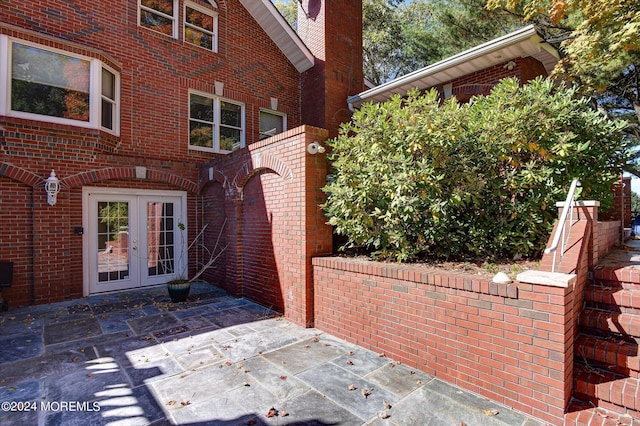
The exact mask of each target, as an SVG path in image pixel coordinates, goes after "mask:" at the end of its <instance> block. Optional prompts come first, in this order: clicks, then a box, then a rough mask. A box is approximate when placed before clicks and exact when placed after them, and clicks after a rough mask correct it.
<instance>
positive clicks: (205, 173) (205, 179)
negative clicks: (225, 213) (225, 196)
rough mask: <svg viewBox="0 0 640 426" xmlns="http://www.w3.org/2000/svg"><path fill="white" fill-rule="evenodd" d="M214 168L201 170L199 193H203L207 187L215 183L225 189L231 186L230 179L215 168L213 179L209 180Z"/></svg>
mask: <svg viewBox="0 0 640 426" xmlns="http://www.w3.org/2000/svg"><path fill="white" fill-rule="evenodd" d="M210 168H213V167H205V168H203V169H201V170H200V185H199V186H198V192H202V191H203V190H204V189H205V188H206V187H207V186H209V185H211V184H212V183H214V182H218V183H219V184H220V185H222V187H223V188H225V189H226V188H228V187H229V186H230V184H229V179H227V176H226V175H225V174H224V173H222V172H221V171H220V170H217V169H215V168H213V179H211V180H209V169H210Z"/></svg>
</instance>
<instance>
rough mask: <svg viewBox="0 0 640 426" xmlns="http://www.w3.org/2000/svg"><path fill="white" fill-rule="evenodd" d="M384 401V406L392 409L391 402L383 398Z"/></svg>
mask: <svg viewBox="0 0 640 426" xmlns="http://www.w3.org/2000/svg"><path fill="white" fill-rule="evenodd" d="M382 403H383V404H384V408H386V409H387V410H390V409H391V404H389V403H388V402H387V401H385V400H384V399H383V400H382Z"/></svg>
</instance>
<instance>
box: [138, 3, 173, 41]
mask: <svg viewBox="0 0 640 426" xmlns="http://www.w3.org/2000/svg"><path fill="white" fill-rule="evenodd" d="M139 2H140V3H139V5H140V7H139V9H138V10H139V19H138V23H139V24H140V26H142V27H146V28H149V29H152V30H154V31H158V32H159V33H162V34H166V35H168V36H171V37H173V38H177V34H178V25H177V23H178V19H177V15H178V2H177V0H139Z"/></svg>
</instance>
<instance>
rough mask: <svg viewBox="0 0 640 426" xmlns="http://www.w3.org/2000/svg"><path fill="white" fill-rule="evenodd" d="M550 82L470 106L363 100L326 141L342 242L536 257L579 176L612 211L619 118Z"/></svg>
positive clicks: (331, 212) (424, 96) (331, 207)
mask: <svg viewBox="0 0 640 426" xmlns="http://www.w3.org/2000/svg"><path fill="white" fill-rule="evenodd" d="M587 102H588V101H587V100H586V99H575V98H574V92H573V91H572V90H570V89H566V88H564V87H554V86H553V84H552V83H551V82H550V81H548V80H544V79H536V80H534V81H532V82H530V83H529V84H527V85H524V86H519V84H518V81H517V80H515V79H506V80H503V81H502V82H500V83H499V84H498V85H497V86H496V87H495V88H494V90H493V91H492V93H491V94H490V95H489V96H484V97H476V98H473V99H472V100H471V102H469V103H468V104H463V105H461V104H459V103H458V102H457V101H456V100H455V99H450V100H447V101H445V102H441V100H440V98H439V95H438V93H437V92H436V91H435V90H431V91H429V92H426V93H418V92H417V91H413V92H411V93H409V94H408V96H407V97H406V98H401V97H399V96H394V97H392V98H391V99H390V100H389V101H387V102H384V103H378V104H365V105H363V106H362V108H361V109H359V110H358V111H356V112H355V113H354V115H353V118H352V120H351V122H350V123H346V124H344V125H343V126H342V128H341V130H340V133H339V136H338V137H337V138H336V139H334V140H331V141H329V144H330V145H331V147H332V154H331V155H330V159H331V160H332V162H333V168H334V171H333V174H332V175H331V176H330V180H329V183H328V184H327V186H326V187H325V188H324V190H325V192H326V193H327V195H328V199H327V202H326V203H325V204H324V206H323V208H324V210H325V213H326V215H327V217H329V223H330V224H331V225H333V226H334V229H335V232H336V233H338V234H341V235H344V236H346V237H347V239H348V243H347V244H346V247H364V248H366V249H368V250H370V251H372V253H373V254H374V255H378V256H381V257H384V258H388V259H393V260H397V261H406V260H411V259H414V258H416V257H424V256H427V257H432V258H469V257H473V258H478V257H485V258H498V257H511V256H514V255H516V254H519V255H521V256H524V257H535V256H538V255H539V254H540V253H541V251H542V249H543V248H544V246H545V244H546V241H547V239H548V237H549V233H550V230H551V228H552V225H553V221H554V219H555V217H556V215H557V212H556V208H555V202H556V201H559V200H563V199H564V198H565V197H566V193H567V190H568V187H569V184H570V182H571V180H572V179H573V178H576V177H577V178H579V179H580V180H581V181H582V184H583V187H582V198H585V197H588V198H591V199H597V200H600V201H601V202H602V205H603V206H604V207H606V205H607V203H608V202H610V199H611V191H610V188H611V185H612V184H613V183H614V182H615V180H616V179H617V177H618V176H620V173H621V171H622V166H623V165H624V164H625V161H626V158H627V147H626V146H625V142H624V140H623V138H622V136H621V135H622V134H621V130H622V129H623V128H624V126H625V123H623V122H612V121H609V120H607V119H605V118H604V117H603V116H601V115H600V114H598V113H597V112H595V111H593V110H591V109H590V108H589V107H588V103H587Z"/></svg>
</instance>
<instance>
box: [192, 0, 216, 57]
mask: <svg viewBox="0 0 640 426" xmlns="http://www.w3.org/2000/svg"><path fill="white" fill-rule="evenodd" d="M217 34H218V14H217V13H215V12H214V11H212V10H209V9H207V8H205V7H203V6H200V5H197V4H195V3H191V2H185V5H184V40H185V41H186V42H187V43H190V44H193V45H195V46H199V47H202V48H204V49H207V50H211V51H213V52H217V51H218V37H217Z"/></svg>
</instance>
